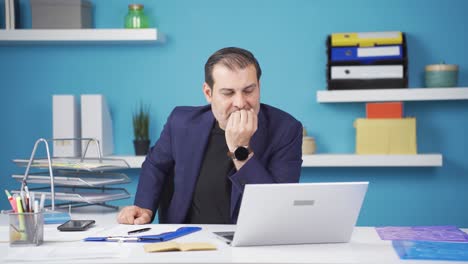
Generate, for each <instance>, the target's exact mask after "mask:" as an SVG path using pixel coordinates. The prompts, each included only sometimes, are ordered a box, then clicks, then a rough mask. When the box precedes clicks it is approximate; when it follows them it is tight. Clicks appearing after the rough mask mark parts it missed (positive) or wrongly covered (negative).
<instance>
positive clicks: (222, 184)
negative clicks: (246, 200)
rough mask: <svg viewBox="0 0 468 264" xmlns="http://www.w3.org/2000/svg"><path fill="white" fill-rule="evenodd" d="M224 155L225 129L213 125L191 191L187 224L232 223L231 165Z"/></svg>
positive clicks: (225, 147)
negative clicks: (195, 181)
mask: <svg viewBox="0 0 468 264" xmlns="http://www.w3.org/2000/svg"><path fill="white" fill-rule="evenodd" d="M227 152H228V147H227V144H226V138H225V135H224V130H222V129H221V128H220V127H219V125H218V123H217V122H215V125H214V126H213V129H212V130H211V134H210V138H209V141H208V146H207V148H206V151H205V157H204V159H203V163H202V166H201V169H200V175H199V176H198V180H197V183H196V186H195V190H194V192H193V198H192V204H191V206H190V209H189V212H188V214H187V220H186V222H187V223H190V224H232V222H231V214H230V209H231V180H230V179H229V178H228V175H229V172H230V171H231V170H232V168H233V167H234V164H233V162H232V160H231V159H230V158H229V157H228V156H227Z"/></svg>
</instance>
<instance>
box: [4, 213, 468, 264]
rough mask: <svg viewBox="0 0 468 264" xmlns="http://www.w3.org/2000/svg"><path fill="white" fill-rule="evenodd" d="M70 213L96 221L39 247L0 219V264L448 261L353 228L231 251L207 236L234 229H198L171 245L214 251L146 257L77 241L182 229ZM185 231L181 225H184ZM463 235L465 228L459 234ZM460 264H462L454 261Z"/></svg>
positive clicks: (128, 248)
mask: <svg viewBox="0 0 468 264" xmlns="http://www.w3.org/2000/svg"><path fill="white" fill-rule="evenodd" d="M88 209H90V208H87V209H85V208H83V209H80V211H75V212H73V211H72V219H92V220H96V225H95V226H94V227H92V228H90V229H89V230H87V231H83V232H72V233H70V232H60V231H58V230H57V226H58V225H45V229H44V244H42V245H41V246H38V247H10V246H9V244H8V225H7V224H6V223H7V222H6V221H5V220H4V219H5V218H7V217H6V216H5V215H1V216H0V217H1V218H3V219H0V234H1V236H0V240H1V242H2V243H0V251H1V252H2V254H0V263H10V262H12V263H13V262H14V263H65V262H66V263H70V264H73V263H417V264H423V263H437V264H442V263H443V264H446V263H447V264H448V263H450V264H455V263H457V262H453V261H437V262H434V261H420V260H414V261H412V260H400V259H399V257H398V255H397V254H396V252H395V251H394V249H393V248H392V245H391V242H390V241H384V240H381V239H380V238H379V236H378V234H377V232H376V231H375V228H373V227H356V228H355V229H354V232H353V235H352V238H351V241H350V242H349V243H336V244H306V245H278V246H256V247H231V246H229V245H227V244H226V243H225V242H224V241H222V240H220V239H218V238H217V237H216V235H214V234H213V232H223V231H235V228H236V226H234V225H200V226H201V227H202V230H201V231H198V232H195V233H192V234H190V235H187V236H183V237H180V238H177V239H175V240H174V241H176V242H209V243H212V244H214V245H216V246H217V248H218V249H217V250H215V251H190V252H163V253H146V252H145V251H144V249H143V245H144V244H145V243H133V242H128V243H127V242H126V243H120V242H83V241H82V239H83V238H85V237H88V236H108V235H126V232H128V231H129V230H133V229H136V228H137V227H151V228H152V229H151V231H148V232H145V233H142V234H141V235H151V234H157V233H161V232H167V231H173V230H175V229H177V228H178V227H181V226H183V225H144V226H133V225H119V224H117V223H116V220H115V219H116V214H117V213H116V212H115V211H114V212H112V211H104V212H99V211H93V210H91V211H88V212H87V210H88ZM184 226H185V225H184ZM464 231H465V232H466V231H467V229H464ZM460 263H466V262H460Z"/></svg>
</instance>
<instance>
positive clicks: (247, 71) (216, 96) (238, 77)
mask: <svg viewBox="0 0 468 264" xmlns="http://www.w3.org/2000/svg"><path fill="white" fill-rule="evenodd" d="M213 80H214V84H213V87H211V89H210V87H209V86H208V84H207V83H204V84H203V93H204V94H205V97H206V100H207V101H208V103H211V110H212V111H213V114H214V116H215V118H216V120H217V121H218V123H219V126H220V127H221V128H222V129H225V128H226V124H227V121H228V119H229V117H230V115H231V113H233V112H235V111H238V110H241V109H245V110H249V109H253V110H254V111H255V114H258V112H259V111H260V83H259V82H258V81H257V71H256V69H255V66H253V65H249V66H247V67H246V68H244V69H235V70H230V69H229V68H227V67H226V66H224V65H222V64H218V65H215V66H214V68H213Z"/></svg>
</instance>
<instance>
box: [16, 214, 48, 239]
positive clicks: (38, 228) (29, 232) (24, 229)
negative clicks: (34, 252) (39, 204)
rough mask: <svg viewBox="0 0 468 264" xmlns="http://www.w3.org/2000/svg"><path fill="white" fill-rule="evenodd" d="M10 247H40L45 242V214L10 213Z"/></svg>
mask: <svg viewBox="0 0 468 264" xmlns="http://www.w3.org/2000/svg"><path fill="white" fill-rule="evenodd" d="M9 217H10V246H11V247H16V246H39V245H41V244H42V242H43V241H44V214H43V213H42V212H38V213H10V214H9Z"/></svg>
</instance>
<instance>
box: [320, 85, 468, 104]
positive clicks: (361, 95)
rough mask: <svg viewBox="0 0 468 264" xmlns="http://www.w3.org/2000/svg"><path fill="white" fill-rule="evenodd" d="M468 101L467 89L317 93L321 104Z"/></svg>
mask: <svg viewBox="0 0 468 264" xmlns="http://www.w3.org/2000/svg"><path fill="white" fill-rule="evenodd" d="M437 100H468V88H467V87H455V88H408V89H407V88H404V89H362V90H331V91H317V102H319V103H346V102H385V101H437Z"/></svg>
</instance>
